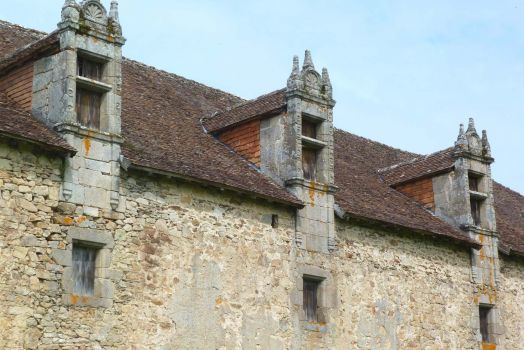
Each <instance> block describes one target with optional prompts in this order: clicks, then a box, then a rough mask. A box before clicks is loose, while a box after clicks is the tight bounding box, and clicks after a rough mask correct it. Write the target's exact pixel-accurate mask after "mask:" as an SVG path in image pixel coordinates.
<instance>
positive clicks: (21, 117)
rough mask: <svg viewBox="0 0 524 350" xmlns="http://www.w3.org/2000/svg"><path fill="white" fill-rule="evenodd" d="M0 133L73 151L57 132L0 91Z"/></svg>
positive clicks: (60, 149)
mask: <svg viewBox="0 0 524 350" xmlns="http://www.w3.org/2000/svg"><path fill="white" fill-rule="evenodd" d="M0 120H1V122H0V134H2V135H4V136H8V137H10V138H16V139H22V140H25V141H29V142H32V143H35V142H36V143H38V144H43V145H46V146H49V147H51V148H54V149H55V150H57V151H62V152H73V153H74V152H75V149H74V148H72V147H71V146H69V144H68V143H67V142H66V141H65V140H64V139H63V138H61V137H60V136H59V135H58V134H57V133H55V132H54V131H52V130H50V129H48V128H47V127H46V126H45V125H44V124H43V123H41V122H39V121H37V120H36V119H35V118H33V117H32V116H31V114H30V113H27V112H25V111H23V110H22V109H20V107H18V106H17V105H15V104H14V103H13V102H12V101H10V100H9V99H8V98H7V96H6V95H5V93H3V92H1V91H0Z"/></svg>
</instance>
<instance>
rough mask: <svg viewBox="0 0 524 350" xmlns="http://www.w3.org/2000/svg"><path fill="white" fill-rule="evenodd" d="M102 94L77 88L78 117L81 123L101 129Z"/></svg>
mask: <svg viewBox="0 0 524 350" xmlns="http://www.w3.org/2000/svg"><path fill="white" fill-rule="evenodd" d="M101 103H102V95H101V94H99V93H97V92H93V91H89V90H85V89H81V88H77V90H76V117H77V120H78V122H79V123H80V124H82V125H84V126H87V127H89V128H95V129H100V107H101Z"/></svg>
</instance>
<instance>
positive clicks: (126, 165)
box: [120, 157, 304, 208]
mask: <svg viewBox="0 0 524 350" xmlns="http://www.w3.org/2000/svg"><path fill="white" fill-rule="evenodd" d="M120 163H121V165H122V168H123V169H124V170H126V171H127V170H128V169H134V170H139V171H144V172H146V173H150V174H157V175H162V176H167V177H172V178H176V179H180V180H184V181H187V182H193V183H198V184H201V185H207V186H212V187H215V188H217V189H220V190H229V191H233V192H237V193H240V194H244V195H249V196H252V197H254V198H261V199H264V200H266V201H268V202H273V203H279V204H283V205H289V206H292V207H294V208H303V207H304V203H302V201H300V200H299V199H296V201H286V200H283V199H278V198H275V197H271V196H268V195H264V194H261V193H258V192H253V191H247V190H242V189H240V188H238V187H233V186H230V185H226V184H222V183H218V182H214V181H209V180H204V179H199V178H196V177H190V176H186V175H182V174H179V173H176V172H172V171H166V170H162V169H156V168H152V167H148V166H143V165H140V164H138V163H136V162H133V161H132V160H130V159H127V158H123V157H122V159H121V162H120Z"/></svg>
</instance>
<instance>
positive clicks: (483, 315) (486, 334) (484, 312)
mask: <svg viewBox="0 0 524 350" xmlns="http://www.w3.org/2000/svg"><path fill="white" fill-rule="evenodd" d="M491 310H492V307H491V306H479V317H480V334H481V335H482V341H483V342H484V343H489V342H491V339H490V338H491V337H490V331H489V324H490V314H491Z"/></svg>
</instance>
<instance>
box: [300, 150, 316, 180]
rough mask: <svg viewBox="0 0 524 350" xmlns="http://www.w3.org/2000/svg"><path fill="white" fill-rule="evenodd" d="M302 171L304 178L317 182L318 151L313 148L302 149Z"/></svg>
mask: <svg viewBox="0 0 524 350" xmlns="http://www.w3.org/2000/svg"><path fill="white" fill-rule="evenodd" d="M302 170H303V172H304V178H305V179H307V180H316V178H317V151H316V150H314V149H311V148H303V149H302Z"/></svg>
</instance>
